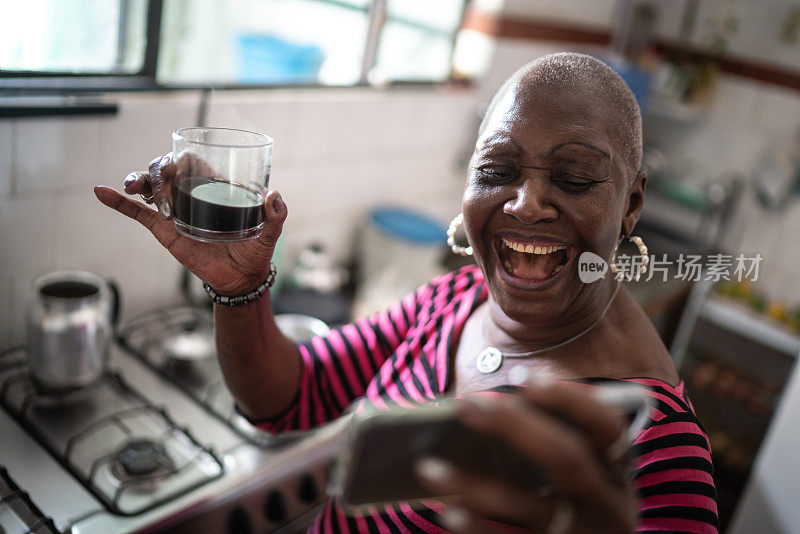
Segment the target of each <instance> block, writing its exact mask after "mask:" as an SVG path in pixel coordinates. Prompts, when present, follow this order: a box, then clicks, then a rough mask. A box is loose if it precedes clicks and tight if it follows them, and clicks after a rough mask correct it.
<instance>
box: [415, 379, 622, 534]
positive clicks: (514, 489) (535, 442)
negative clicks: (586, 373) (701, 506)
mask: <svg viewBox="0 0 800 534" xmlns="http://www.w3.org/2000/svg"><path fill="white" fill-rule="evenodd" d="M456 413H457V418H458V419H459V421H461V422H462V423H463V424H464V425H465V426H467V427H469V428H471V429H473V430H475V431H477V432H479V433H481V434H486V435H491V436H492V437H493V438H494V439H495V440H496V441H497V442H498V443H501V442H502V443H505V444H507V445H509V446H511V447H512V448H513V449H514V450H516V451H518V452H519V453H521V454H522V455H523V456H524V457H525V458H527V459H528V460H529V461H530V462H531V463H532V464H535V465H537V466H539V467H540V468H541V470H542V471H543V473H544V475H545V476H546V478H547V479H548V480H549V481H550V484H548V485H546V486H543V487H541V488H539V489H538V490H533V489H530V488H527V489H526V488H521V487H519V486H518V485H514V484H512V483H509V481H508V480H504V479H502V478H498V477H494V476H491V475H486V474H481V475H477V474H475V473H474V472H470V471H468V470H466V469H464V468H463V467H460V466H457V465H454V464H453V463H450V462H448V461H447V460H445V459H442V458H436V457H426V458H423V459H421V460H420V461H418V462H417V473H418V475H419V478H420V479H421V481H422V483H423V485H424V486H427V487H428V488H430V489H431V491H433V492H435V493H437V494H440V495H452V496H453V497H452V498H450V499H448V502H449V503H450V504H451V505H450V506H449V507H448V509H447V510H446V512H445V515H444V520H445V521H446V523H447V524H446V526H447V528H449V529H450V530H452V531H454V532H462V533H474V532H495V531H496V532H507V531H508V530H507V527H500V526H499V525H498V523H497V522H501V523H506V524H512V525H515V526H519V527H522V528H524V529H525V530H530V531H533V532H546V533H566V532H569V533H584V532H585V533H589V532H592V533H600V532H614V533H618V532H619V533H622V532H626V533H629V532H632V531H633V529H634V527H635V525H636V514H637V508H636V497H635V493H634V489H633V486H632V485H631V484H630V483H629V481H628V477H627V476H626V475H627V469H628V465H627V454H625V453H626V451H627V446H628V445H629V442H628V435H627V433H628V424H627V422H626V420H625V418H624V416H623V413H622V411H621V410H620V409H619V408H615V407H614V406H609V405H605V406H604V405H602V404H601V403H599V402H598V401H597V398H596V397H594V396H592V395H587V394H586V387H585V386H582V385H580V384H572V383H549V384H540V383H528V384H527V385H526V386H524V387H522V388H520V392H519V395H493V396H488V395H484V394H473V395H471V396H469V397H467V398H466V399H465V400H464V401H463V402H462V403H460V404H459V406H458V407H457V408H456ZM621 443H624V445H625V446H624V447H620V444H621Z"/></svg>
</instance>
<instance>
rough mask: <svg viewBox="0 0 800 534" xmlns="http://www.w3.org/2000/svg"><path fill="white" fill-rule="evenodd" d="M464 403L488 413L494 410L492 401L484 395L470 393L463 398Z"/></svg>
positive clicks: (478, 410)
mask: <svg viewBox="0 0 800 534" xmlns="http://www.w3.org/2000/svg"><path fill="white" fill-rule="evenodd" d="M464 404H466V405H467V406H468V407H469V408H471V409H473V410H475V411H477V412H481V413H490V412H491V411H493V410H494V403H492V400H491V399H489V398H488V397H486V395H481V394H476V395H470V396H469V397H466V398H464Z"/></svg>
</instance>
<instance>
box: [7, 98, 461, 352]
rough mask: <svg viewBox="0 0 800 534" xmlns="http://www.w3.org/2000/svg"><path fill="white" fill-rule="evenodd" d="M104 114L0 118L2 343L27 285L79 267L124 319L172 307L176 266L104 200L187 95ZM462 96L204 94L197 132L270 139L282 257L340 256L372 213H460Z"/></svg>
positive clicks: (172, 121) (181, 118)
mask: <svg viewBox="0 0 800 534" xmlns="http://www.w3.org/2000/svg"><path fill="white" fill-rule="evenodd" d="M107 98H109V99H111V100H115V101H118V102H119V104H120V108H119V113H118V114H117V115H115V116H104V117H94V118H47V119H16V120H0V348H2V347H4V346H8V345H10V344H14V343H18V342H20V341H21V340H22V337H23V332H24V309H25V307H26V306H27V303H28V299H29V298H30V295H31V285H32V283H33V281H34V279H35V278H36V277H37V276H39V275H41V274H44V273H46V272H50V271H53V270H61V269H84V270H89V271H93V272H96V273H98V274H101V275H103V276H107V277H109V278H113V279H115V280H116V281H117V282H118V283H119V284H120V286H121V289H122V293H123V300H124V303H123V313H124V316H127V317H130V316H132V315H134V314H137V313H140V312H142V311H145V310H146V309H148V308H153V307H158V306H164V305H168V304H171V303H175V302H176V300H177V299H178V298H179V295H178V289H177V288H178V280H179V277H180V268H179V266H178V265H177V263H176V262H175V261H174V260H173V259H172V258H171V257H170V256H169V254H168V253H167V252H166V251H164V250H163V249H162V248H161V247H160V246H159V245H158V243H156V241H155V240H154V239H153V238H152V236H150V235H149V233H148V232H146V231H145V230H144V229H143V228H142V227H140V226H139V225H138V223H136V222H134V221H131V220H128V219H126V218H124V217H122V216H121V215H118V214H116V213H114V212H113V211H111V210H109V209H108V208H106V207H105V206H103V205H101V204H100V203H99V202H98V201H97V200H96V198H95V197H94V194H93V193H92V186H94V185H95V184H107V185H111V186H113V187H116V188H117V189H120V190H121V185H122V180H123V179H124V178H125V176H126V175H127V173H128V172H130V171H132V170H137V169H146V167H147V163H148V162H149V161H150V160H151V159H152V158H153V157H155V156H157V155H160V154H163V153H165V152H167V151H169V150H170V145H171V140H170V132H171V131H172V130H174V129H176V128H178V127H182V126H191V125H195V124H196V123H197V121H198V110H199V103H200V94H199V93H195V92H176V93H156V94H122V95H109V96H108V97H107ZM475 109H476V98H475V94H474V92H473V91H467V90H461V91H457V92H446V91H441V90H433V89H408V90H394V91H386V92H382V91H374V90H366V89H363V90H362V89H350V90H303V91H300V90H276V91H243V92H224V93H219V92H218V93H214V94H213V95H212V97H211V99H210V105H209V109H208V117H207V121H206V122H207V124H209V125H215V126H230V127H238V128H247V129H255V130H258V131H263V132H266V133H269V134H271V135H272V136H273V137H274V138H275V142H276V144H275V153H274V160H273V172H272V177H271V183H270V186H271V187H273V188H276V189H278V190H280V191H281V193H282V195H283V196H284V198H285V200H286V203H287V205H288V206H289V214H290V215H289V220H288V222H287V223H286V225H285V232H284V237H283V238H282V240H281V249H282V250H281V257H282V259H283V260H284V261H285V262H287V263H288V262H290V261H291V260H292V258H293V257H294V256H295V255H296V253H297V252H298V251H299V250H300V249H301V248H302V247H304V246H306V245H307V244H309V243H310V242H312V241H317V240H318V241H323V242H325V243H326V244H327V245H329V248H330V250H331V252H333V253H334V254H335V255H336V256H337V257H338V258H340V259H345V258H346V257H347V256H348V255H349V253H350V251H351V250H352V241H353V237H354V234H355V229H356V226H357V225H358V224H360V223H361V221H362V219H363V217H364V216H365V214H366V213H367V211H368V210H369V209H370V208H371V207H373V206H375V205H377V204H400V205H409V206H415V207H418V208H419V209H422V210H424V211H427V212H428V213H430V214H431V215H432V216H434V217H436V218H438V219H439V220H441V221H442V223H443V224H444V223H445V222H446V221H447V220H449V218H450V217H452V216H453V215H454V214H455V213H456V212H457V210H458V207H459V204H460V198H461V190H462V186H463V177H464V173H465V170H464V169H462V168H459V167H458V164H457V162H458V161H459V160H462V159H463V157H462V156H463V153H464V151H465V148H466V144H467V143H468V142H469V141H470V140H471V136H472V131H471V130H472V129H473V128H474V126H475Z"/></svg>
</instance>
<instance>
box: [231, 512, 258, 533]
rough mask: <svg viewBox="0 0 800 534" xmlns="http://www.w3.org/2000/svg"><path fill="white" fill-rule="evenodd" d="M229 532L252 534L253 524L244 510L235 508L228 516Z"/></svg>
mask: <svg viewBox="0 0 800 534" xmlns="http://www.w3.org/2000/svg"><path fill="white" fill-rule="evenodd" d="M228 532H229V533H230V534H251V533H252V532H253V523H252V522H251V521H250V516H249V515H247V512H246V511H245V510H244V509H243V508H234V509H233V510H231V513H230V514H229V515H228Z"/></svg>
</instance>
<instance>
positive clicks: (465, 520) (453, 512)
mask: <svg viewBox="0 0 800 534" xmlns="http://www.w3.org/2000/svg"><path fill="white" fill-rule="evenodd" d="M442 523H444V526H445V528H447V529H450V530H464V529H465V528H467V527H468V526H469V523H470V515H469V512H467V511H466V510H464V509H463V508H458V507H457V506H450V507H449V508H447V510H445V511H444V512H442Z"/></svg>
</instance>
